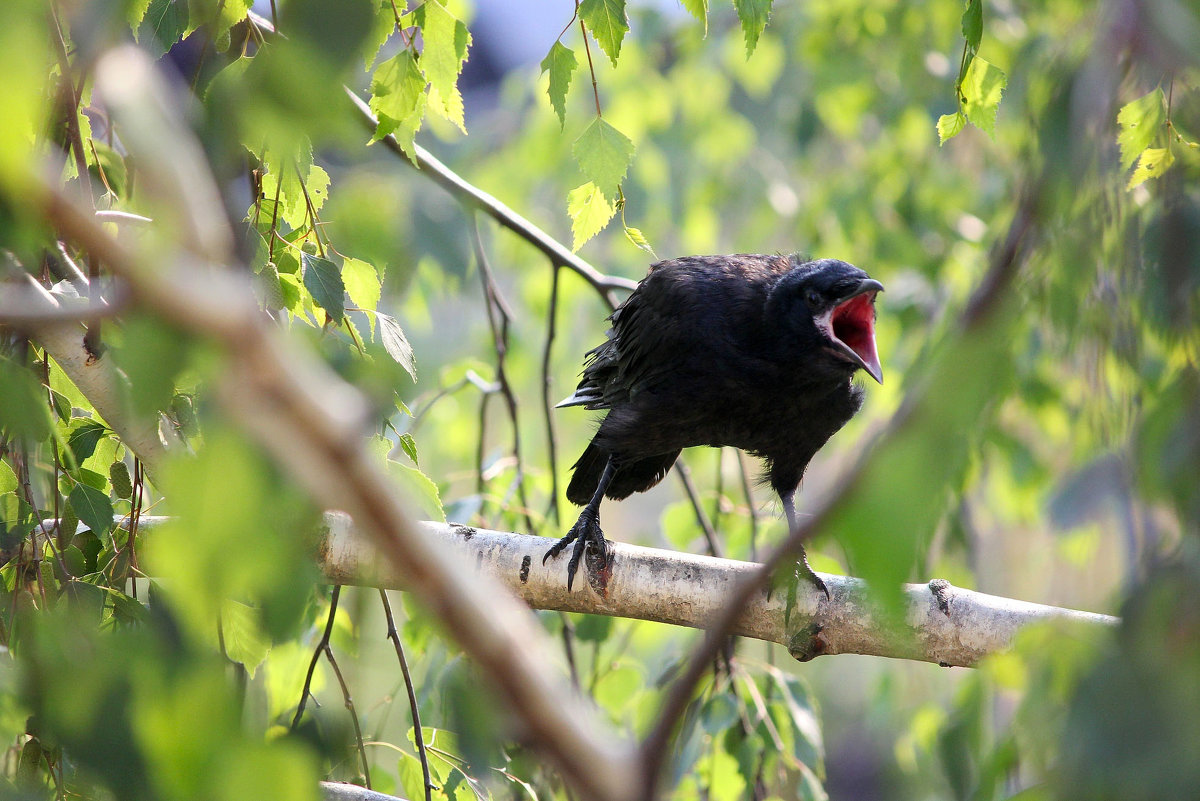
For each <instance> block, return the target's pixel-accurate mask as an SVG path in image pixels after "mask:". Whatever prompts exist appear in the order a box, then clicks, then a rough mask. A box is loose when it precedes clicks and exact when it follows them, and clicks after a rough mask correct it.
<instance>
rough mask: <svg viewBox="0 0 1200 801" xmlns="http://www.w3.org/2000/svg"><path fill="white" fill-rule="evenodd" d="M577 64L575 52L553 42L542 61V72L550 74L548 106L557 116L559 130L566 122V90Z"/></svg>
mask: <svg viewBox="0 0 1200 801" xmlns="http://www.w3.org/2000/svg"><path fill="white" fill-rule="evenodd" d="M578 66H579V62H578V61H576V60H575V51H574V50H572V49H571V48H569V47H567V46H566V45H564V44H563V43H562V42H555V43H554V44H553V45H552V46H551V48H550V52H549V53H547V54H546V57H545V58H544V59H542V72H549V73H550V88H549V89H547V90H546V91H547V93H548V94H549V95H550V105H551V106H553V107H554V113H555V114H557V115H558V125H559V127H560V128H561V127H562V126H563V125H565V124H566V121H567V90H568V89H570V88H571V76H572V75H573V74H574V73H575V69H576V68H577V67H578Z"/></svg>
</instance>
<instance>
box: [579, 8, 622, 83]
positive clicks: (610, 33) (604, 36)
mask: <svg viewBox="0 0 1200 801" xmlns="http://www.w3.org/2000/svg"><path fill="white" fill-rule="evenodd" d="M579 17H580V19H582V20H583V22H584V24H585V25H587V27H588V30H590V31H591V32H592V36H593V37H595V39H596V42H597V43H599V45H600V47H601V49H603V50H604V52H605V53H607V54H608V57H609V59H610V60H611V61H612V63H613V66H614V67H615V66H617V57H618V56H619V55H621V40H623V39H624V38H625V34H626V33H627V32H628V31H629V17H628V15H627V14H626V13H625V0H583V2H582V3H580V4H579Z"/></svg>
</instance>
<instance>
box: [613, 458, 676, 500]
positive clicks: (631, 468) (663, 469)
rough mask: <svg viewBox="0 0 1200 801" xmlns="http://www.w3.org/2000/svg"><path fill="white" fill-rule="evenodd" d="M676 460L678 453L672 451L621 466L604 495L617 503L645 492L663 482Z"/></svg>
mask: <svg viewBox="0 0 1200 801" xmlns="http://www.w3.org/2000/svg"><path fill="white" fill-rule="evenodd" d="M678 458H679V451H672V452H671V453H660V454H659V455H657V456H651V457H649V458H646V459H639V460H638V461H636V462H631V463H630V464H623V465H621V469H620V470H618V471H617V474H616V475H615V476H613V480H612V483H611V484H609V485H608V492H606V493H604V494H605V495H607V496H608V497H610V498H612V499H613V500H615V501H619V500H621V499H622V498H627V497H629V496H630V495H632V494H633V493H635V492H645V491H646V490H648V489H650V488H651V487H653V486H654V485H655V484H657V483H658V482H660V481H662V480H663V476H665V475H666V474H667V471H669V470H670V469H671V467H672V466H673V465H674V464H675V460H676V459H678Z"/></svg>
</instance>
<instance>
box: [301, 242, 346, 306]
mask: <svg viewBox="0 0 1200 801" xmlns="http://www.w3.org/2000/svg"><path fill="white" fill-rule="evenodd" d="M300 262H301V263H302V264H303V265H304V288H305V289H307V290H308V292H309V294H310V295H312V299H313V301H314V302H315V303H316V304H317V305H318V306H320V307H321V308H322V309H324V310H325V313H326V314H328V315H329V318H330V319H331V320H333V321H334V322H335V323H340V322H341V321H342V317H343V316H344V315H345V312H346V306H345V302H346V299H345V294H346V287H345V285H344V284H343V283H342V274H341V273H340V272H339V271H338V267H337V265H336V264H334V263H333V262H331V261H330V260H329V259H324V258H321V257H320V256H314V255H312V254H311V253H301V254H300Z"/></svg>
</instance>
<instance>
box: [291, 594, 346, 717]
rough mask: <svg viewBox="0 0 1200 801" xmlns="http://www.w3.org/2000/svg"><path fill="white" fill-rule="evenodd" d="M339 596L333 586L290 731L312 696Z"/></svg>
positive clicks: (331, 630)
mask: <svg viewBox="0 0 1200 801" xmlns="http://www.w3.org/2000/svg"><path fill="white" fill-rule="evenodd" d="M341 595H342V585H340V584H334V585H333V594H332V595H330V596H329V616H328V617H327V618H326V619H325V631H324V632H323V633H322V634H321V639H320V641H319V642H317V647H316V648H314V649H313V655H312V659H310V660H309V662H308V672H307V673H306V674H304V688H303V689H302V690H301V691H300V702H299V703H298V704H296V714H295V716H294V717H293V718H292V725H291V729H292V731H295V730H296V727H297V726H299V725H300V718H301V717H303V716H304V707H305V706H306V705H307V704H308V699H309V696H311V695H312V680H313V674H314V673H315V672H316V670H317V662H318V661H319V660H320V659H321V653H322V652H323V651H324V650H325V646H326V645H328V644H329V636H330V635H331V634H332V633H333V619H334V617H336V615H337V608H338V598H340V597H341Z"/></svg>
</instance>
